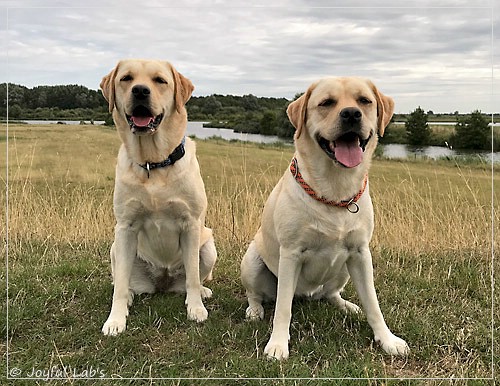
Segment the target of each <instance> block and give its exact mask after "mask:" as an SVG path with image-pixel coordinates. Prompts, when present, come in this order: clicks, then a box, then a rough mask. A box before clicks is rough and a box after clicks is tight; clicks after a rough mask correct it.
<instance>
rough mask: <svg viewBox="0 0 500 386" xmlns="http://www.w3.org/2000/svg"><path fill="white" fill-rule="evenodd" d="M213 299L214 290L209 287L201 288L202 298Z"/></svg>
mask: <svg viewBox="0 0 500 386" xmlns="http://www.w3.org/2000/svg"><path fill="white" fill-rule="evenodd" d="M211 297H212V290H211V289H210V288H208V287H204V286H201V298H202V299H207V298H211Z"/></svg>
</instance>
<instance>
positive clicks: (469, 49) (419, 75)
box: [0, 0, 500, 113]
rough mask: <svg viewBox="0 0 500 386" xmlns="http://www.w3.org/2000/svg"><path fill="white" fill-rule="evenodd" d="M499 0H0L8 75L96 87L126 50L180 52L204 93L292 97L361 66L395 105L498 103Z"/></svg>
mask: <svg viewBox="0 0 500 386" xmlns="http://www.w3.org/2000/svg"><path fill="white" fill-rule="evenodd" d="M472 3H473V4H474V5H472ZM494 3H495V1H493V0H474V1H472V0H469V1H463V0H434V1H426V0H424V1H415V0H412V1H408V0H400V1H396V0H372V1H366V0H363V1H359V0H354V1H352V0H351V1H349V0H344V1H335V0H330V1H307V0H278V1H271V0H259V1H253V2H252V1H243V0H222V1H217V0H215V1H214V0H212V1H202V0H188V1H168V0H167V1H160V0H148V1H144V0H143V1H132V0H119V1H116V0H87V1H83V0H72V1H67V0H65V1H62V0H61V1H58V0H0V33H1V34H2V39H1V41H0V71H1V72H0V83H1V82H5V81H9V82H12V83H17V84H22V85H25V86H27V87H34V86H38V85H55V84H81V85H84V86H87V87H89V88H92V89H98V87H99V82H100V80H101V78H102V77H103V76H104V75H105V74H107V73H108V72H109V71H110V70H111V69H112V68H113V66H114V65H115V63H116V62H117V61H118V60H119V59H121V58H129V57H137V58H139V57H140V58H157V59H166V60H169V61H170V62H172V63H173V64H174V66H175V67H176V68H177V69H178V70H179V71H180V72H181V73H182V74H183V75H185V76H187V77H188V78H190V79H191V81H192V82H193V83H194V85H195V91H194V95H197V96H202V95H210V94H234V95H245V94H253V95H256V96H274V97H285V98H288V99H291V98H293V97H294V95H295V94H296V93H298V92H302V91H305V90H306V88H307V87H308V85H309V84H310V83H311V82H313V81H314V80H316V79H319V78H321V77H325V76H346V75H357V76H363V77H368V78H371V79H372V80H373V81H374V82H375V84H376V85H377V86H378V87H379V89H380V90H381V91H382V92H383V93H385V94H387V95H390V96H392V97H393V98H394V99H395V102H396V112H409V111H413V110H414V109H415V108H416V107H418V106H421V107H422V108H423V109H424V110H426V111H427V110H433V111H435V112H453V111H456V110H458V111H460V112H464V113H465V112H470V111H472V110H475V109H480V110H482V111H483V112H500V90H499V89H500V80H499V79H500V39H499V35H500V15H499V14H500V9H499V8H500V7H499V5H498V3H496V4H495V5H496V9H494Z"/></svg>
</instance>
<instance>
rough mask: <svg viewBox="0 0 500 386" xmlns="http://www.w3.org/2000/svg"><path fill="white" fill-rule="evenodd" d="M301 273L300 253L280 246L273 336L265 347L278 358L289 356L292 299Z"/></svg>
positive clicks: (269, 354) (267, 351)
mask: <svg viewBox="0 0 500 386" xmlns="http://www.w3.org/2000/svg"><path fill="white" fill-rule="evenodd" d="M299 274H300V264H299V260H298V255H296V254H294V253H293V252H291V251H287V250H285V249H284V248H280V261H279V267H278V292H277V295H276V307H275V311H274V319H273V331H272V333H271V338H270V339H269V342H268V343H267V345H266V347H265V348H264V354H266V355H268V356H269V357H272V358H276V359H280V360H281V359H287V358H288V341H289V340H290V320H291V318H292V301H293V296H294V294H295V289H296V287H297V279H298V277H299Z"/></svg>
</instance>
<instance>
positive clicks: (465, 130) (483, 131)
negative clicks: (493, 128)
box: [452, 110, 491, 150]
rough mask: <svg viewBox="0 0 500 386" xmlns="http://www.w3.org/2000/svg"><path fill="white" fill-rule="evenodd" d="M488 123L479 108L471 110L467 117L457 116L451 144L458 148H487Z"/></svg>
mask: <svg viewBox="0 0 500 386" xmlns="http://www.w3.org/2000/svg"><path fill="white" fill-rule="evenodd" d="M488 124H489V122H488V120H487V119H486V118H485V117H484V116H483V114H482V113H481V111H479V110H476V111H473V112H472V113H471V114H470V115H469V116H467V117H461V118H458V119H457V124H456V125H455V134H454V135H453V138H452V142H453V146H455V147H456V148H458V149H476V150H487V149H489V148H490V146H491V142H490V138H489V133H490V128H489V126H488Z"/></svg>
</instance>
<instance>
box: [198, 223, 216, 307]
mask: <svg viewBox="0 0 500 386" xmlns="http://www.w3.org/2000/svg"><path fill="white" fill-rule="evenodd" d="M205 229H206V230H209V231H210V237H209V239H208V241H207V242H206V243H205V244H203V245H202V246H201V248H200V281H201V283H203V282H204V281H210V280H212V279H213V274H212V271H213V268H214V265H215V261H216V260H217V249H215V242H214V237H213V236H212V231H211V230H210V229H208V228H205ZM211 296H212V290H211V289H210V288H207V287H205V286H203V285H202V286H201V297H202V298H209V297H211Z"/></svg>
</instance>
